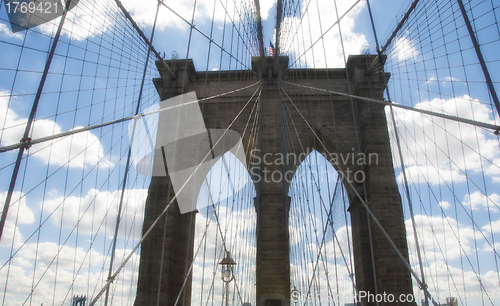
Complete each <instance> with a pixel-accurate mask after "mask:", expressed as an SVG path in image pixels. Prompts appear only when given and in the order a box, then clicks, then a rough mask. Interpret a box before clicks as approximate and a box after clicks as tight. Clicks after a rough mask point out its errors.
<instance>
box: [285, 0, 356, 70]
mask: <svg viewBox="0 0 500 306" xmlns="http://www.w3.org/2000/svg"><path fill="white" fill-rule="evenodd" d="M359 2H361V0H357V1H356V2H355V3H354V4H353V5H352V6H351V7H350V8H349V9H348V10H347V11H346V12H345V13H344V14H343V15H342V16H340V18H339V19H337V20H336V21H335V22H334V23H333V24H332V25H331V26H330V27H329V28H328V29H326V31H325V32H323V34H322V35H321V36H320V37H318V39H317V40H316V41H315V42H314V43H312V44H311V45H310V46H309V48H307V49H306V50H305V51H304V52H303V53H302V54H301V55H300V56H299V57H297V59H296V60H295V61H294V62H293V63H292V64H290V65H289V66H288V68H287V69H285V70H284V71H283V72H285V71H287V70H289V69H290V67H292V66H293V65H294V64H295V63H296V62H297V61H298V60H299V59H300V58H301V57H303V56H304V55H305V54H306V53H307V51H309V50H311V49H312V47H314V45H316V44H317V43H318V42H319V41H320V40H322V39H323V37H325V35H326V33H328V32H330V30H331V29H333V28H334V27H335V26H336V25H337V24H338V23H339V22H340V21H341V20H342V19H343V18H344V17H345V16H346V15H347V14H349V12H350V11H351V10H352V9H353V8H355V7H356V5H358V4H359Z"/></svg>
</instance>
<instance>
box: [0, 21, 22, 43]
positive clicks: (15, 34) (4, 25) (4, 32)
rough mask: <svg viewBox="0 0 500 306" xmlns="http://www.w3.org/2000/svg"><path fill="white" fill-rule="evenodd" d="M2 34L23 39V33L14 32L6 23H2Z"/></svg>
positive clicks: (0, 25) (0, 28) (0, 30)
mask: <svg viewBox="0 0 500 306" xmlns="http://www.w3.org/2000/svg"><path fill="white" fill-rule="evenodd" d="M0 35H6V36H7V37H12V38H16V39H23V35H22V34H21V33H12V32H11V31H10V29H9V28H8V27H7V25H6V24H5V23H0Z"/></svg>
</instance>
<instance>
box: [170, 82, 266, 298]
mask: <svg viewBox="0 0 500 306" xmlns="http://www.w3.org/2000/svg"><path fill="white" fill-rule="evenodd" d="M261 93H262V90H261V91H260V92H259V95H258V97H257V101H259V102H258V103H255V104H254V106H253V107H252V112H251V114H250V116H249V117H248V120H247V122H246V125H245V129H244V130H243V135H242V138H243V137H245V134H246V131H247V128H248V124H249V123H250V119H252V114H253V113H254V111H255V109H256V106H257V105H259V106H260V94H261ZM241 145H242V144H239V145H238V148H237V151H239V150H240V148H241ZM213 147H214V145H212V146H211V148H210V152H209V153H211V154H212V157H214V155H213ZM221 159H222V161H223V162H224V166H225V167H226V171H227V176H225V179H224V183H223V185H222V187H221V190H223V189H224V188H225V186H226V183H228V182H229V184H231V181H230V178H229V171H230V169H231V168H229V169H227V165H226V163H225V161H224V156H222V157H221ZM234 162H236V159H234ZM234 162H233V164H234ZM205 181H206V182H207V185H208V186H210V184H208V180H207V178H206V177H205ZM233 192H234V187H233ZM208 196H209V198H210V201H211V202H212V203H218V205H220V197H221V193H219V197H218V198H217V202H215V201H214V199H213V197H212V192H211V191H210V187H209V188H208ZM212 206H213V211H212V214H211V216H210V218H209V220H211V219H212V217H213V216H215V219H216V221H217V229H218V231H219V233H220V235H221V239H222V246H223V248H224V251H227V246H226V239H225V235H224V234H223V233H222V228H221V226H220V222H219V216H218V215H217V212H216V207H215V204H212ZM207 229H208V225H207ZM207 229H206V230H207ZM206 230H205V231H206ZM204 237H205V234H204V236H203V237H202V239H204ZM201 242H202V241H200V244H199V245H198V248H197V250H196V254H195V255H194V257H193V260H192V261H191V265H190V267H189V269H188V271H187V272H186V276H185V277H184V282H183V283H182V287H181V289H180V290H179V293H178V294H177V298H176V300H175V303H174V306H177V305H178V303H179V299H180V297H181V294H182V292H183V291H184V288H185V286H186V283H187V281H188V279H189V275H190V274H191V271H192V270H193V266H194V262H195V259H196V257H197V256H198V252H199V250H200V248H201ZM231 269H232V268H231ZM235 284H236V283H235ZM236 286H237V285H236ZM238 293H240V292H239V289H238ZM239 297H240V301H241V303H243V301H242V300H241V294H240V296H239Z"/></svg>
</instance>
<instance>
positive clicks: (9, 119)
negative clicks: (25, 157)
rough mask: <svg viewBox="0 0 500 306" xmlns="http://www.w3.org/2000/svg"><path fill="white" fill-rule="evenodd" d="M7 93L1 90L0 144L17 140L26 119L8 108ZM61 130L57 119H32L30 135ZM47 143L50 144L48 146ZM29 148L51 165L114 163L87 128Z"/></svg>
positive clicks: (76, 166)
mask: <svg viewBox="0 0 500 306" xmlns="http://www.w3.org/2000/svg"><path fill="white" fill-rule="evenodd" d="M8 96H9V93H8V92H7V91H0V113H3V114H5V116H1V117H0V126H2V128H3V129H2V131H1V132H2V134H1V143H2V145H10V144H15V143H18V142H19V140H20V139H21V138H22V136H23V134H24V129H25V126H26V122H27V119H26V118H20V116H18V115H17V114H16V113H15V112H14V110H13V109H12V108H11V107H9V98H8ZM15 102H16V99H15V98H13V99H11V102H10V103H15ZM78 128H80V127H75V129H78ZM61 132H63V129H62V128H61V126H60V125H59V124H57V123H56V122H54V121H52V120H48V119H39V120H35V121H34V123H33V126H32V128H31V134H30V137H31V138H32V139H37V138H41V137H46V136H50V135H55V134H58V133H61ZM50 143H51V145H49V144H50ZM29 150H30V151H29V152H30V153H31V154H32V155H33V156H34V157H36V158H38V159H40V160H42V161H43V162H45V163H50V164H51V165H57V166H62V165H65V164H66V163H67V164H68V166H69V167H70V168H83V167H89V166H93V165H96V164H97V163H99V166H100V167H103V168H107V167H112V166H113V162H112V161H111V160H110V159H109V158H108V157H106V156H105V154H104V147H103V146H102V144H101V142H100V141H99V138H98V137H97V136H95V135H94V134H92V133H91V132H89V131H85V132H81V133H78V134H76V135H72V136H67V137H64V138H61V139H57V140H54V141H52V142H45V143H41V144H37V145H33V146H32V147H31V148H30V149H29Z"/></svg>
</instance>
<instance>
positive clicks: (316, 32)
mask: <svg viewBox="0 0 500 306" xmlns="http://www.w3.org/2000/svg"><path fill="white" fill-rule="evenodd" d="M337 2H338V3H337V4H338V10H339V17H340V16H342V15H343V14H344V13H345V12H346V11H347V10H348V8H350V7H351V6H352V5H353V4H354V2H355V1H353V0H350V1H337ZM317 5H318V7H319V8H316V4H311V5H310V7H309V9H308V10H307V11H306V9H305V8H306V7H307V5H306V1H303V5H302V6H301V7H302V12H301V15H302V16H303V20H302V23H300V17H285V18H284V19H283V23H282V25H281V30H282V32H284V33H287V34H286V36H287V37H289V39H287V40H286V41H284V42H282V45H281V46H280V47H281V52H282V53H286V54H288V55H290V60H291V62H290V64H292V62H293V61H295V59H296V58H298V57H299V56H301V55H302V54H303V53H304V52H305V49H304V46H307V47H308V46H310V45H311V44H313V43H314V42H315V41H316V40H317V39H318V38H320V37H321V34H322V32H323V34H325V31H326V30H327V29H329V28H330V27H331V26H332V25H333V24H334V22H335V20H333V19H332V18H326V17H325V16H322V18H321V16H318V12H332V16H335V14H334V12H335V6H334V2H333V1H328V0H321V1H318V3H317ZM363 8H364V4H358V5H356V6H355V7H354V8H353V10H352V11H350V12H349V13H348V14H347V15H346V16H345V17H344V18H343V19H342V20H341V22H340V26H341V30H342V39H343V43H344V47H345V53H346V59H347V56H348V55H350V54H359V53H360V52H361V51H362V49H363V48H364V47H365V46H366V45H367V44H368V42H367V40H366V37H365V36H364V35H363V34H361V33H356V32H355V31H354V27H355V24H356V22H355V20H356V17H357V16H358V15H359V13H360V12H362V10H363ZM320 21H321V24H320ZM309 25H310V26H309ZM299 26H300V27H302V28H303V29H301V28H298V31H297V27H299ZM295 33H297V34H295ZM293 36H295V38H294V39H293V40H291V38H290V37H293ZM307 47H306V48H307ZM299 63H300V65H302V67H303V68H304V67H305V65H307V67H309V68H311V67H315V68H322V67H328V68H332V67H344V59H343V55H342V47H341V41H340V35H339V31H338V25H335V26H334V27H333V28H332V29H331V30H330V31H329V32H328V33H326V34H325V35H324V38H323V40H320V41H319V42H318V43H316V44H315V45H314V46H313V47H312V48H311V49H310V50H308V51H307V53H306V54H305V55H304V56H303V57H302V58H301V59H300V62H297V65H299Z"/></svg>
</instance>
